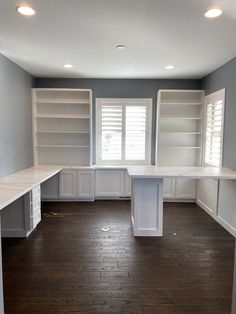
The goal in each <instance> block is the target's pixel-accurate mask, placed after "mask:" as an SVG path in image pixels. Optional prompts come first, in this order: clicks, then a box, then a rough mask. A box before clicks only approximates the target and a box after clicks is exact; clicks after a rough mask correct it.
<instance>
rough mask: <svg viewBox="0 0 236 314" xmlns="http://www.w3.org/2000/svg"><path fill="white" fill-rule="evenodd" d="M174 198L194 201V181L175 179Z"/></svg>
mask: <svg viewBox="0 0 236 314" xmlns="http://www.w3.org/2000/svg"><path fill="white" fill-rule="evenodd" d="M176 198H179V199H195V198H196V180H195V179H182V178H181V179H176Z"/></svg>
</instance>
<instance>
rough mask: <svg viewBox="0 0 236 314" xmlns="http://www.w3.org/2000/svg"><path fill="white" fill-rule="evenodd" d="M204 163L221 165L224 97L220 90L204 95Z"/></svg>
mask: <svg viewBox="0 0 236 314" xmlns="http://www.w3.org/2000/svg"><path fill="white" fill-rule="evenodd" d="M205 115H206V124H205V164H207V165H210V166H215V167H220V166H221V159H222V147H223V117H224V97H223V96H222V91H220V93H219V94H217V93H214V94H212V96H211V95H209V96H207V97H206V112H205Z"/></svg>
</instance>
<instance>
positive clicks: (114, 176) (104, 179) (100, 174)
mask: <svg viewBox="0 0 236 314" xmlns="http://www.w3.org/2000/svg"><path fill="white" fill-rule="evenodd" d="M124 178H125V171H124V170H96V171H95V197H107V198H109V197H120V196H124Z"/></svg>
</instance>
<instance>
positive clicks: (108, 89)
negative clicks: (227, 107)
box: [35, 78, 201, 163]
mask: <svg viewBox="0 0 236 314" xmlns="http://www.w3.org/2000/svg"><path fill="white" fill-rule="evenodd" d="M35 87H41V88H43V87H45V88H46V87H48V88H50V87H51V88H60V87H61V88H63V87H64V88H89V89H92V92H93V112H95V99H96V98H113V97H114V98H115V97H118V98H119V97H120V98H152V99H153V130H152V131H153V132H152V163H154V160H155V131H156V103H157V91H158V90H159V89H200V87H201V81H200V80H154V79H146V80H145V79H123V80H121V79H56V78H55V79H53V78H38V79H36V80H35ZM93 130H95V119H93ZM93 143H94V147H93V148H94V149H93V162H95V146H96V144H95V134H94V136H93Z"/></svg>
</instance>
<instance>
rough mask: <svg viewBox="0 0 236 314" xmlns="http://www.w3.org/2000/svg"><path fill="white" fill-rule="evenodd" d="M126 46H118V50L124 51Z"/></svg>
mask: <svg viewBox="0 0 236 314" xmlns="http://www.w3.org/2000/svg"><path fill="white" fill-rule="evenodd" d="M125 48H126V46H125V45H116V49H119V50H122V49H125Z"/></svg>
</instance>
